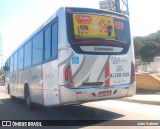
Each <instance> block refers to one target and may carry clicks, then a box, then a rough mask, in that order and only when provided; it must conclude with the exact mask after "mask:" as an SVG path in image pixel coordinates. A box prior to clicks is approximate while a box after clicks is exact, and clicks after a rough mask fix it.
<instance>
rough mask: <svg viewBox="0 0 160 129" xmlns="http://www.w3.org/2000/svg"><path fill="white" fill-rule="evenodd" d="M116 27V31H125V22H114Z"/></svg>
mask: <svg viewBox="0 0 160 129" xmlns="http://www.w3.org/2000/svg"><path fill="white" fill-rule="evenodd" d="M114 26H115V28H116V29H120V30H123V29H124V24H123V22H119V21H115V22H114Z"/></svg>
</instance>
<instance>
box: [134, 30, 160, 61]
mask: <svg viewBox="0 0 160 129" xmlns="http://www.w3.org/2000/svg"><path fill="white" fill-rule="evenodd" d="M133 41H134V50H135V57H136V58H138V57H141V58H142V61H147V62H148V61H153V57H155V56H159V55H160V31H158V32H156V33H152V34H150V35H148V36H141V37H140V36H139V37H134V38H133Z"/></svg>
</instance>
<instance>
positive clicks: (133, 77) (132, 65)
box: [130, 62, 135, 83]
mask: <svg viewBox="0 0 160 129" xmlns="http://www.w3.org/2000/svg"><path fill="white" fill-rule="evenodd" d="M134 81H135V66H134V63H133V62H132V63H131V80H130V83H134Z"/></svg>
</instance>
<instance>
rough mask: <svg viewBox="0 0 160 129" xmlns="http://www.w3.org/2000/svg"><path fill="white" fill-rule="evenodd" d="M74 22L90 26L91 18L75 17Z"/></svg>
mask: <svg viewBox="0 0 160 129" xmlns="http://www.w3.org/2000/svg"><path fill="white" fill-rule="evenodd" d="M76 20H77V22H78V23H80V24H90V23H91V20H92V18H91V17H90V16H84V15H77V16H76Z"/></svg>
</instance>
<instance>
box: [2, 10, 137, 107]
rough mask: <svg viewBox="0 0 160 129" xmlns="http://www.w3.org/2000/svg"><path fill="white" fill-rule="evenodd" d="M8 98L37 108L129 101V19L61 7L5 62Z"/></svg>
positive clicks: (132, 89)
mask: <svg viewBox="0 0 160 129" xmlns="http://www.w3.org/2000/svg"><path fill="white" fill-rule="evenodd" d="M5 71H6V77H5V79H6V89H7V91H8V93H9V94H10V96H11V98H20V99H24V100H25V103H26V106H27V108H28V109H31V108H32V105H33V103H37V104H40V105H43V106H61V105H69V104H79V103H80V104H81V103H85V102H91V101H100V100H108V99H116V98H121V97H127V96H132V95H134V94H135V92H136V84H135V60H134V48H133V41H132V38H131V33H130V23H129V17H128V16H126V15H122V14H120V13H115V12H111V11H106V10H100V9H91V8H77V7H76V8H75V7H61V8H60V9H58V10H57V11H56V13H55V14H53V15H52V16H51V17H50V18H49V19H48V20H47V21H46V22H45V23H44V24H43V25H42V26H40V27H39V28H38V29H37V30H36V31H35V32H34V33H33V34H31V36H29V37H28V38H27V39H26V40H25V41H24V42H23V43H22V44H21V45H20V46H19V47H18V48H17V49H16V50H15V51H14V52H13V53H12V54H11V56H10V57H9V58H8V59H7V60H6V63H5Z"/></svg>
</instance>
